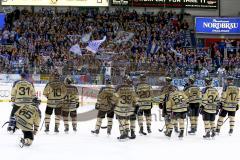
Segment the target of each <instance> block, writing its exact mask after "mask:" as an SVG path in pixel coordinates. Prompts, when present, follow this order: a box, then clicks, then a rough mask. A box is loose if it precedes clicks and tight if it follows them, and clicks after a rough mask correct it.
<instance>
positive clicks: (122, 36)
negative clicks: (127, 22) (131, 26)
mask: <svg viewBox="0 0 240 160" xmlns="http://www.w3.org/2000/svg"><path fill="white" fill-rule="evenodd" d="M133 36H134V33H132V32H126V31H119V32H118V33H117V36H116V38H114V42H115V43H117V44H121V43H124V42H128V41H130V40H131V39H132V38H133Z"/></svg>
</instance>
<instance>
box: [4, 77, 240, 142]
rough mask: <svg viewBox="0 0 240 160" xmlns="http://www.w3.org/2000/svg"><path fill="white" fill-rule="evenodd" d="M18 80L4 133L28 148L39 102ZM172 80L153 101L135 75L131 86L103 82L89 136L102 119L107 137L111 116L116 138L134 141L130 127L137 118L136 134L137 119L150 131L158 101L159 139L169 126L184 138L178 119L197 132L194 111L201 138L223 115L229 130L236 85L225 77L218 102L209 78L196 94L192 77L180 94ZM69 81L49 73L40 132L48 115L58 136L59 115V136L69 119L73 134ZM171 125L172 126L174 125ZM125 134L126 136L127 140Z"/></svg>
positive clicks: (74, 94) (74, 104)
mask: <svg viewBox="0 0 240 160" xmlns="http://www.w3.org/2000/svg"><path fill="white" fill-rule="evenodd" d="M21 77H22V78H21V80H19V81H17V82H15V83H14V85H13V88H12V92H11V97H12V102H13V109H12V112H11V116H10V123H9V127H8V130H9V131H15V128H18V129H21V130H22V131H23V134H24V138H23V139H22V140H21V143H22V144H23V145H31V144H32V141H33V135H34V134H36V133H37V131H38V129H39V123H40V116H41V114H40V110H39V109H38V106H39V104H40V101H39V100H38V99H37V98H35V95H36V92H35V89H34V87H33V84H31V83H29V82H28V81H27V80H26V74H21ZM171 81H172V79H171V78H170V77H166V82H167V84H166V85H165V86H163V87H162V89H161V92H160V93H161V94H160V96H159V97H158V98H157V99H158V100H156V97H153V91H152V87H151V86H150V85H149V84H147V83H146V77H145V76H144V75H142V76H141V77H140V83H138V84H137V85H136V86H133V83H132V81H131V79H130V78H129V76H126V77H125V78H124V84H121V85H119V86H117V87H116V88H113V87H112V85H111V81H110V80H108V81H107V85H106V87H103V88H102V89H101V90H100V92H99V94H98V97H97V103H96V109H97V110H98V116H97V122H96V127H95V130H94V131H92V133H95V134H98V133H99V130H100V128H101V124H102V119H103V118H105V116H106V115H107V118H108V126H107V132H108V134H111V129H112V123H113V117H114V114H116V117H117V119H118V121H119V130H120V137H118V138H119V139H126V138H130V139H135V138H136V134H135V123H136V120H138V124H139V126H140V131H139V133H140V134H143V135H146V133H145V132H144V129H143V119H144V118H143V115H144V116H145V117H146V125H147V131H148V133H151V119H152V118H151V109H152V104H153V102H158V103H159V106H160V108H161V109H162V112H163V114H162V115H163V117H164V119H165V126H166V130H165V132H164V133H165V135H166V136H167V137H171V134H172V130H173V128H175V130H176V129H177V128H176V126H177V125H176V124H178V123H179V128H180V133H179V137H180V138H182V137H183V135H184V126H185V125H184V119H186V117H187V115H189V117H190V121H191V130H190V131H189V134H195V132H196V131H197V122H198V116H199V113H201V114H202V115H203V120H204V124H205V130H206V134H205V135H204V138H209V137H211V136H212V137H214V136H215V134H216V132H217V133H219V132H220V128H221V126H222V124H223V120H224V117H225V116H226V115H227V114H228V116H229V119H230V130H229V133H230V134H231V133H232V132H233V127H234V117H235V112H236V111H237V110H238V102H239V99H240V93H239V89H238V87H236V86H234V85H233V78H232V77H228V79H227V86H225V87H224V89H223V92H222V96H221V98H220V96H219V94H218V91H217V90H216V89H215V88H214V87H212V86H211V83H212V80H211V78H206V79H205V83H206V87H205V88H204V89H203V90H202V91H201V90H200V89H199V88H198V87H197V86H195V85H194V81H195V78H194V76H191V77H190V78H189V83H188V84H187V85H186V87H185V88H184V90H183V91H180V90H178V89H177V88H176V87H175V86H173V85H171ZM72 82H73V80H72V79H71V78H70V77H67V78H66V79H65V80H64V82H62V81H61V80H60V76H59V74H58V73H57V72H54V73H53V74H52V76H51V79H50V80H49V83H47V85H46V87H45V88H44V92H43V94H44V95H45V96H46V97H47V107H46V111H45V120H44V121H45V132H49V126H50V117H51V115H52V113H53V111H54V114H55V128H54V132H59V122H60V118H61V116H62V117H63V120H64V126H65V132H67V131H69V124H68V117H69V115H70V117H71V119H72V127H73V130H74V131H77V111H76V110H77V108H78V107H79V94H78V90H77V88H76V87H75V86H73V85H71V84H72ZM219 110H220V113H219V119H218V123H217V128H215V123H214V122H215V116H216V115H217V114H218V111H219ZM174 126H175V127H174ZM129 132H130V136H129Z"/></svg>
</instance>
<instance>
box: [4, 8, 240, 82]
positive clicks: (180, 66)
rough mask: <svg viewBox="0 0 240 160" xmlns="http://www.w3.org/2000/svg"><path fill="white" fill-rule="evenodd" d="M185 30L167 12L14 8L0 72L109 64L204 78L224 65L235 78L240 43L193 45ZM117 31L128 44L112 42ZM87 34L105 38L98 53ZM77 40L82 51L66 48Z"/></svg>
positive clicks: (99, 70)
mask: <svg viewBox="0 0 240 160" xmlns="http://www.w3.org/2000/svg"><path fill="white" fill-rule="evenodd" d="M188 29H189V24H188V22H187V21H185V20H184V16H183V15H182V14H176V13H175V12H167V11H160V12H159V13H158V14H155V15H153V14H147V13H145V14H139V13H137V12H135V11H132V12H130V11H126V10H116V11H114V12H110V11H109V10H108V9H106V10H104V11H103V12H101V13H100V12H98V11H97V10H94V9H92V10H87V11H74V10H69V11H67V12H64V13H55V12H53V11H51V10H46V9H45V10H44V9H43V10H42V11H41V12H38V13H32V12H29V11H27V10H22V11H19V10H15V11H14V12H12V13H10V14H8V15H7V18H6V25H5V27H4V28H3V29H2V31H1V32H0V42H1V44H2V45H1V46H0V72H1V73H19V72H21V71H23V70H24V71H27V72H29V73H35V74H49V73H51V71H52V70H53V69H54V68H56V69H58V71H59V72H60V73H61V74H74V75H76V74H90V75H91V74H105V73H106V72H107V71H106V70H107V68H108V67H111V73H110V74H112V76H121V75H122V74H125V73H126V72H127V73H130V72H136V71H143V72H147V73H148V74H149V75H152V76H154V75H157V76H164V75H171V76H176V77H183V76H186V75H190V74H193V73H194V74H196V75H197V76H198V77H199V78H202V77H204V76H207V75H209V74H213V73H218V72H217V71H218V68H220V67H221V66H223V67H224V68H225V71H224V74H231V75H235V76H239V75H237V73H240V72H239V71H240V69H239V67H237V66H240V54H239V48H240V47H239V46H240V42H236V45H235V47H236V48H237V49H235V51H234V52H231V49H229V52H228V53H227V54H225V53H224V48H225V47H228V48H230V45H231V43H232V42H230V41H226V42H222V43H219V44H217V43H216V44H213V45H212V47H211V48H210V49H196V48H191V42H190V41H189V40H187V39H186V31H187V30H188ZM119 31H125V32H128V33H133V34H134V35H133V37H131V39H129V41H127V42H120V43H115V41H114V40H115V38H116V37H117V34H118V33H119ZM89 33H91V34H90V40H98V39H102V38H103V37H104V36H107V40H106V41H105V42H104V43H103V44H102V46H101V49H100V51H99V53H97V54H92V53H91V52H89V51H87V50H85V48H86V46H87V43H84V42H82V41H81V38H79V37H81V36H83V35H86V34H89ZM69 37H74V38H69ZM76 43H78V44H79V45H80V48H82V55H76V54H73V53H71V52H70V51H69V49H70V48H71V46H72V45H74V44H76ZM104 54H105V56H104ZM101 57H107V58H101Z"/></svg>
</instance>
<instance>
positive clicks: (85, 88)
mask: <svg viewBox="0 0 240 160" xmlns="http://www.w3.org/2000/svg"><path fill="white" fill-rule="evenodd" d="M12 85H13V84H12V83H0V103H1V102H10V100H11V89H12ZM45 85H46V84H34V87H35V90H36V95H37V97H39V98H40V99H41V100H42V103H46V101H47V99H46V97H45V96H44V95H43V90H44V87H45ZM76 87H77V88H78V92H79V100H80V106H81V107H84V106H94V105H95V103H96V101H97V99H96V97H97V94H98V91H99V90H100V88H101V87H103V85H76ZM160 89H161V86H153V90H154V96H156V97H157V96H159V95H160ZM180 89H182V88H180ZM217 89H218V91H219V93H221V92H222V88H220V87H218V88H217Z"/></svg>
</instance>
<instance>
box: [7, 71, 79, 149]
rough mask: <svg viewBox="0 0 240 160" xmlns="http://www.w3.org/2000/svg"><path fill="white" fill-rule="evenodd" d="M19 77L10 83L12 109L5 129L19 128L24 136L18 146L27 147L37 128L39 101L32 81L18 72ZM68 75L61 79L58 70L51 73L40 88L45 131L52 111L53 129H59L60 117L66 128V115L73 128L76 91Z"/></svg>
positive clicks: (75, 124)
mask: <svg viewBox="0 0 240 160" xmlns="http://www.w3.org/2000/svg"><path fill="white" fill-rule="evenodd" d="M20 76H21V79H20V80H19V81H16V82H15V83H14V84H13V87H12V91H11V101H12V102H13V108H12V111H11V114H10V120H9V125H8V131H9V132H15V129H21V130H22V132H23V135H24V138H22V139H21V140H20V146H21V147H23V146H30V145H31V144H32V142H33V139H34V135H36V133H37V132H38V130H39V123H40V121H41V112H40V110H39V108H38V107H39V105H40V103H41V101H40V100H38V98H37V97H36V92H35V89H34V86H33V84H32V83H30V82H28V81H27V80H26V78H27V75H26V74H25V73H22V74H21V75H20ZM72 83H73V80H72V78H71V77H66V78H65V80H64V82H63V81H61V80H60V76H59V74H58V72H54V73H53V74H52V75H51V77H50V80H49V82H48V83H47V84H46V87H45V88H44V91H43V95H44V96H46V98H47V107H46V110H45V119H44V122H45V132H49V126H50V120H51V119H50V118H51V115H52V113H53V111H54V114H55V128H54V132H59V123H60V119H61V117H63V120H64V126H65V130H64V131H65V132H68V131H69V115H70V117H71V120H72V127H73V130H74V131H77V108H78V107H79V94H78V90H77V87H75V86H73V85H72Z"/></svg>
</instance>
